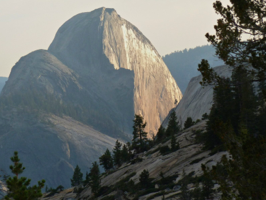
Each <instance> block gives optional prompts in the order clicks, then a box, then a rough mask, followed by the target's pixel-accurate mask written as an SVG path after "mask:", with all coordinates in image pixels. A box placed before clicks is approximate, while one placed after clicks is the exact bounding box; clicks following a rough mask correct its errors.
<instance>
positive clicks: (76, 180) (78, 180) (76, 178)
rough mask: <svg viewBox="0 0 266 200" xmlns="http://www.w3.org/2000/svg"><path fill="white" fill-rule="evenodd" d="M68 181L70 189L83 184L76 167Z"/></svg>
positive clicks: (81, 174) (78, 169)
mask: <svg viewBox="0 0 266 200" xmlns="http://www.w3.org/2000/svg"><path fill="white" fill-rule="evenodd" d="M70 180H71V186H72V187H74V186H79V185H80V184H82V183H83V173H82V172H81V171H80V168H79V166H78V165H77V166H76V168H75V170H74V174H73V176H72V179H70Z"/></svg>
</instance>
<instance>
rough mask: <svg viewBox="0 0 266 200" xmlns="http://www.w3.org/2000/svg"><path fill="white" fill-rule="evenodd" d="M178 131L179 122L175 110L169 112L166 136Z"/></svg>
mask: <svg viewBox="0 0 266 200" xmlns="http://www.w3.org/2000/svg"><path fill="white" fill-rule="evenodd" d="M179 131H180V126H179V122H178V121H177V117H176V113H175V111H172V113H171V114H170V119H169V123H168V127H167V129H166V136H171V135H172V134H177V133H178V132H179Z"/></svg>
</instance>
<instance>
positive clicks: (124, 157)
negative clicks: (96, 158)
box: [121, 144, 130, 162]
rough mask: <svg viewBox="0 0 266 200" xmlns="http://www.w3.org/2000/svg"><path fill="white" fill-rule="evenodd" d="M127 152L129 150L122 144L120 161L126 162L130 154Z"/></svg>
mask: <svg viewBox="0 0 266 200" xmlns="http://www.w3.org/2000/svg"><path fill="white" fill-rule="evenodd" d="M128 152H129V150H128V148H127V146H126V145H125V144H124V145H123V148H122V151H121V159H122V162H128V161H129V160H130V155H129V153H128Z"/></svg>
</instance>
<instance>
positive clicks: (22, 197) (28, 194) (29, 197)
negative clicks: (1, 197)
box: [5, 151, 45, 200]
mask: <svg viewBox="0 0 266 200" xmlns="http://www.w3.org/2000/svg"><path fill="white" fill-rule="evenodd" d="M11 161H12V162H13V163H14V165H11V166H10V169H11V171H12V173H13V174H15V176H14V177H9V178H8V179H7V181H6V184H7V188H8V194H7V195H6V196H5V200H11V199H13V200H35V199H37V198H39V197H41V196H42V192H41V189H42V188H43V187H44V183H45V181H44V180H42V181H38V185H33V186H29V185H30V182H31V179H27V178H26V177H20V178H19V175H20V174H22V173H23V171H24V170H25V167H23V164H22V163H20V162H19V161H20V159H19V157H18V152H17V151H15V152H14V156H13V157H11Z"/></svg>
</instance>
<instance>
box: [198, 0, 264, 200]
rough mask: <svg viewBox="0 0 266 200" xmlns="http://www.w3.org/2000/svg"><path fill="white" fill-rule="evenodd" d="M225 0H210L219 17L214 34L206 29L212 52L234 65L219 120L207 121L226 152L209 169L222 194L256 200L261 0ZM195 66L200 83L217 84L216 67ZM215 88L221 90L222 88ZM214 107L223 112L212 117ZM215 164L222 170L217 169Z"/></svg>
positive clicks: (260, 156) (260, 153)
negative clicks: (229, 98) (226, 0)
mask: <svg viewBox="0 0 266 200" xmlns="http://www.w3.org/2000/svg"><path fill="white" fill-rule="evenodd" d="M230 2H231V4H230V5H228V6H223V5H222V3H221V2H220V1H216V2H215V3H214V6H213V7H214V9H215V11H216V13H218V14H219V15H221V19H219V20H218V21H217V22H218V23H217V25H216V26H215V30H216V34H215V35H210V34H208V33H207V34H206V37H207V39H208V41H209V42H211V43H212V45H213V46H214V47H215V48H216V55H218V57H219V58H221V59H222V60H223V61H224V62H225V63H226V64H227V65H229V66H231V68H233V69H234V70H233V74H232V82H231V85H230V87H231V93H232V96H233V98H232V102H233V104H231V103H230V104H228V105H226V106H224V107H220V106H218V105H217V108H218V109H215V110H214V111H215V112H216V114H214V115H213V116H216V118H218V119H219V121H218V120H216V121H218V123H215V124H214V123H212V124H210V125H211V126H212V127H213V130H215V132H214V133H215V134H217V135H218V136H219V138H221V139H222V142H223V145H224V146H225V147H226V150H227V151H228V152H229V154H230V158H228V157H226V156H223V157H222V160H221V162H220V163H218V164H217V165H216V166H214V167H213V169H212V170H211V171H210V173H211V174H212V178H213V179H215V181H216V182H217V183H218V184H219V185H220V186H221V187H220V188H219V189H220V190H221V192H222V199H254V200H257V199H258V200H259V199H265V197H266V189H265V182H266V178H265V177H266V173H265V168H266V160H265V157H266V153H265V152H266V135H265V129H264V130H262V129H261V128H260V126H261V122H262V123H264V124H265V119H266V117H265V116H266V113H265V110H264V108H263V107H264V106H257V105H255V104H256V103H257V101H256V100H255V98H254V95H253V85H252V84H253V83H254V82H259V83H261V82H264V81H265V80H266V64H265V63H266V45H265V44H266V31H265V30H266V23H265V19H266V11H265V10H266V1H265V0H258V1H257V0H230ZM243 35H245V36H248V38H249V39H245V38H247V37H243ZM198 70H199V71H200V72H201V74H202V77H203V78H202V81H201V84H202V85H210V84H212V85H215V86H217V85H219V86H221V85H222V82H223V81H224V78H223V77H221V76H219V74H217V73H215V71H214V70H213V69H212V68H211V67H210V65H209V63H208V61H207V60H202V62H201V63H200V64H199V68H198ZM259 85H261V84H259ZM263 88H264V87H263V84H262V87H258V93H259V94H260V95H263V99H260V100H259V102H261V103H262V104H260V105H264V104H265V99H266V98H265V95H266V93H265V91H264V89H263ZM224 89H225V90H226V88H224ZM219 92H221V93H223V91H222V89H221V90H220V91H219ZM226 93H227V94H229V93H228V92H226ZM218 97H220V95H218ZM219 102H222V100H219ZM222 104H223V103H222ZM228 107H229V108H228ZM230 108H231V109H230ZM222 109H224V110H222ZM212 110H213V109H212ZM220 111H222V112H220ZM229 111H230V114H229ZM219 113H222V114H223V115H221V116H220V117H217V116H218V115H219ZM263 113H264V114H263ZM228 116H229V117H228ZM225 117H227V119H225ZM210 118H211V116H210ZM254 119H256V120H254ZM210 121H211V119H210ZM257 122H258V124H260V125H258V126H259V128H257V127H256V126H257ZM209 123H211V122H209ZM207 127H208V126H207ZM220 166H221V168H222V169H223V170H219V167H220Z"/></svg>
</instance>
